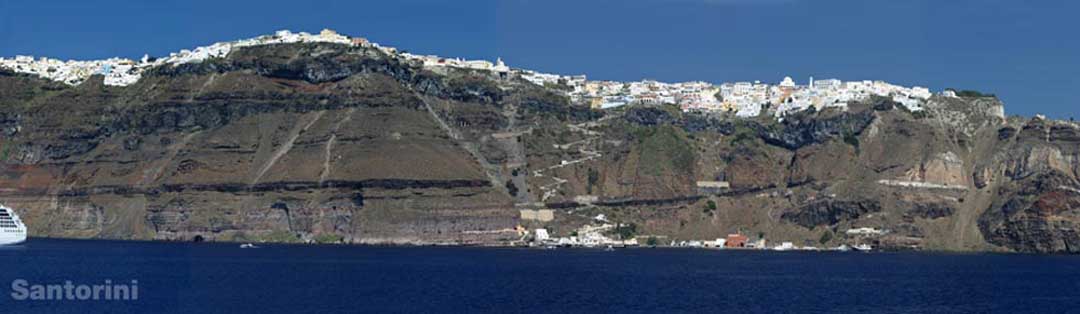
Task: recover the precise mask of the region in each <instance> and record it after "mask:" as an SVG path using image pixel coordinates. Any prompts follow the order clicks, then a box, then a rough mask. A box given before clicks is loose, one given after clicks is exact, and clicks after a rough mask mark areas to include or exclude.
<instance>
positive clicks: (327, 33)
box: [0, 29, 392, 86]
mask: <svg viewBox="0 0 1080 314" xmlns="http://www.w3.org/2000/svg"><path fill="white" fill-rule="evenodd" d="M305 42H325V43H339V44H349V45H362V46H376V47H377V45H374V44H371V43H368V41H367V40H366V39H364V38H359V37H357V38H350V37H347V36H344V35H341V34H338V33H337V32H334V31H332V30H328V29H326V30H323V31H322V32H320V33H318V34H309V33H305V32H300V33H293V32H290V31H287V30H282V31H278V32H276V33H274V34H273V35H264V36H259V37H255V38H250V39H243V40H238V41H232V42H221V43H215V44H213V45H209V46H204V47H197V48H194V49H184V50H180V51H179V52H174V53H170V54H169V55H168V56H166V57H161V58H151V57H150V56H143V58H142V59H141V60H138V61H136V60H131V59H124V58H110V59H105V60H91V61H76V60H68V61H61V60H57V59H51V58H45V57H42V58H37V59H35V58H34V57H31V56H16V57H15V58H10V59H9V58H0V68H6V69H10V70H12V71H14V72H17V73H25V74H31V75H36V76H40V77H43V78H46V79H49V80H53V81H57V82H62V83H65V84H68V85H78V84H80V83H82V82H83V81H86V79H88V78H90V76H92V75H96V74H100V75H103V76H104V77H105V85H110V86H127V85H131V84H134V83H135V82H138V81H139V79H140V78H141V77H142V74H143V72H144V71H146V70H148V69H150V68H153V67H156V66H161V65H179V64H185V63H198V62H203V61H205V60H207V59H210V58H221V57H225V56H226V55H228V54H229V51H231V50H232V49H235V48H239V47H247V46H257V45H270V44H285V43H305ZM379 48H381V49H384V50H387V49H392V48H383V47H379Z"/></svg>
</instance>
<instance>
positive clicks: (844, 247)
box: [834, 244, 851, 252]
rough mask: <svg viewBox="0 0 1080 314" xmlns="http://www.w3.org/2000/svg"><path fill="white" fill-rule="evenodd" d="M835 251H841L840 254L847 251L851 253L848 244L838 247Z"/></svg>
mask: <svg viewBox="0 0 1080 314" xmlns="http://www.w3.org/2000/svg"><path fill="white" fill-rule="evenodd" d="M834 250H837V251H840V252H847V251H851V247H850V246H848V245H847V244H841V245H840V246H838V247H836V248H835V249H834Z"/></svg>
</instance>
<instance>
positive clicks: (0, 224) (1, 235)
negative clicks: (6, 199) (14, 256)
mask: <svg viewBox="0 0 1080 314" xmlns="http://www.w3.org/2000/svg"><path fill="white" fill-rule="evenodd" d="M23 242H26V225H25V224H23V222H22V220H21V219H19V215H18V214H16V213H15V211H14V210H12V209H11V208H7V207H4V205H0V245H11V244H19V243H23Z"/></svg>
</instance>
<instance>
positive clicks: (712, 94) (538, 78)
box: [518, 70, 956, 117]
mask: <svg viewBox="0 0 1080 314" xmlns="http://www.w3.org/2000/svg"><path fill="white" fill-rule="evenodd" d="M518 73H520V75H521V77H522V78H524V79H525V80H527V81H530V82H532V83H534V84H537V85H541V86H556V87H561V90H565V91H566V93H567V95H568V96H570V97H571V99H572V100H574V101H575V102H577V103H586V104H589V105H590V106H591V107H594V108H598V109H608V108H615V107H620V106H624V105H632V104H644V105H649V104H676V105H679V107H680V108H682V109H683V110H684V111H714V112H718V111H723V112H732V113H735V115H737V116H740V117H754V116H758V115H760V114H762V113H763V110H766V109H767V110H768V111H767V112H765V113H768V114H771V115H774V116H776V117H783V116H784V115H786V114H788V113H791V112H796V111H801V110H805V109H808V108H811V107H814V108H816V109H824V108H829V107H840V108H846V107H847V105H848V104H849V103H851V102H855V101H860V100H864V99H866V98H869V97H870V96H872V95H873V96H881V97H887V98H891V99H892V100H893V101H896V102H898V103H900V104H901V105H903V106H904V107H906V108H907V109H909V110H911V111H920V110H922V109H923V104H924V103H925V102H926V100H928V99H929V98H930V97H931V96H933V95H932V94H931V92H930V89H928V88H925V87H918V86H915V87H904V86H899V85H894V84H889V83H887V82H883V81H869V80H863V81H841V80H838V79H826V80H817V81H815V80H814V78H813V77H811V78H810V79H809V82H808V84H806V85H798V84H796V83H795V81H794V80H792V79H791V78H790V77H785V78H784V79H783V80H782V81H780V82H779V83H778V84H768V83H762V82H760V81H754V82H734V83H723V84H719V85H715V84H712V83H707V82H682V83H664V82H658V81H654V80H643V81H639V82H617V81H589V80H587V79H586V77H585V76H584V75H576V76H564V75H557V74H547V73H539V72H535V71H528V70H521V71H518ZM941 95H942V96H945V97H956V94H955V93H954V92H952V91H949V90H946V91H943V92H942V94H941Z"/></svg>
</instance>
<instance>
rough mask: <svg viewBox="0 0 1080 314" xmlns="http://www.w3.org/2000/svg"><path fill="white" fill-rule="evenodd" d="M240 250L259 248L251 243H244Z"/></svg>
mask: <svg viewBox="0 0 1080 314" xmlns="http://www.w3.org/2000/svg"><path fill="white" fill-rule="evenodd" d="M240 248H241V249H257V248H259V247H258V246H255V245H254V244H251V243H244V244H241V245H240Z"/></svg>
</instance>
